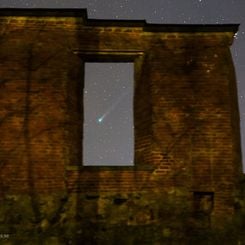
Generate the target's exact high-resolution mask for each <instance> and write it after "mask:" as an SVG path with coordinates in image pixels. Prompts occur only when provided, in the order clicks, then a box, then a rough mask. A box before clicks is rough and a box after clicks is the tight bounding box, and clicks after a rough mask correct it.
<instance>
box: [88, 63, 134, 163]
mask: <svg viewBox="0 0 245 245" xmlns="http://www.w3.org/2000/svg"><path fill="white" fill-rule="evenodd" d="M133 94H134V63H133V62H129V63H126V62H116V63H108V62H101V63H96V62H86V63H85V83H84V91H83V95H84V96H83V98H84V103H83V105H84V125H83V165H84V166H132V165H133V162H134V121H133Z"/></svg>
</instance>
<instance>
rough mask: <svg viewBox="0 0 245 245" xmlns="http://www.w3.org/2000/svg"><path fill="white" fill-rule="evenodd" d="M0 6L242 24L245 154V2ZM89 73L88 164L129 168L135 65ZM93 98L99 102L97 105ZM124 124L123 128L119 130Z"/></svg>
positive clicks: (89, 0) (14, 0)
mask: <svg viewBox="0 0 245 245" xmlns="http://www.w3.org/2000/svg"><path fill="white" fill-rule="evenodd" d="M0 7H1V8H6V7H9V8H87V10H88V16H89V18H93V19H130V20H135V19H140V20H144V19H145V20H146V21H147V22H148V23H161V24H224V23H229V24H230V23H233V24H234V23H235V24H240V28H239V32H238V33H237V34H236V35H235V41H234V44H233V47H232V54H233V60H234V64H235V69H236V76H237V83H238V94H239V105H240V118H241V138H242V142H243V144H242V150H243V152H244V153H243V154H244V156H245V81H244V79H245V1H244V0H151V1H149V0H69V1H67V0H29V1H28V0H0ZM85 69H86V74H87V75H86V77H85V80H86V81H87V82H88V83H87V85H86V84H85V90H84V93H85V98H84V102H85V104H88V105H89V107H90V105H91V104H93V103H96V106H94V107H93V108H96V109H93V111H92V112H89V111H90V110H89V111H87V112H86V106H85V127H84V129H85V131H86V132H85V138H86V137H87V139H86V144H85V145H86V146H85V148H86V147H87V148H88V149H90V150H88V155H87V157H85V159H84V161H85V162H87V163H88V164H101V163H102V164H109V165H111V164H112V163H113V162H114V163H115V164H119V165H123V164H127V165H130V164H132V159H133V153H132V150H131V149H132V146H133V143H132V141H133V128H132V127H133V119H132V109H130V108H131V107H132V96H133V95H132V86H131V85H132V82H131V78H132V74H133V66H132V64H130V63H129V64H127V63H124V64H110V63H104V64H103V67H102V66H101V65H99V64H91V63H88V64H86V67H85ZM91 71H96V72H91ZM112 84H113V86H112ZM110 87H113V88H111V89H109V88H110ZM89 95H91V97H90V96H89ZM91 98H97V99H98V101H95V100H91ZM119 124H120V125H121V126H120V127H119V126H117V125H119ZM87 125H90V126H87ZM98 135H101V137H102V138H101V137H98ZM104 146H105V148H103V147H104ZM120 147H121V148H122V149H123V150H122V149H121V148H120ZM119 152H121V153H119ZM87 158H88V159H87ZM243 165H244V166H245V157H244V160H243Z"/></svg>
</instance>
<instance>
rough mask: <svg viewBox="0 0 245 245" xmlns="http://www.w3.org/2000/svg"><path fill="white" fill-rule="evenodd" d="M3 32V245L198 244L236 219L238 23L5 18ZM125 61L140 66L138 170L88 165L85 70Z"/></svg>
mask: <svg viewBox="0 0 245 245" xmlns="http://www.w3.org/2000/svg"><path fill="white" fill-rule="evenodd" d="M0 27H1V29H0V30H1V36H0V44H1V51H0V61H1V69H0V79H1V80H0V107H1V109H0V130H1V139H0V141H1V148H0V197H1V207H0V213H1V224H0V229H1V230H0V233H2V234H10V238H9V239H7V241H6V244H12V243H8V242H11V237H12V238H13V239H15V240H16V241H21V242H22V243H23V244H28V242H29V239H30V236H33V240H32V241H30V244H35V243H36V244H38V242H42V243H43V244H76V243H77V244H79V241H80V242H81V241H87V243H86V244H114V243H115V242H116V241H117V242H118V241H121V244H152V242H154V244H162V242H165V243H167V242H169V243H171V242H176V244H180V243H179V242H180V241H183V242H185V243H186V244H190V243H189V242H190V240H188V239H195V238H193V237H192V235H190V234H189V233H188V232H190V231H193V232H194V230H198V231H203V230H205V229H206V228H210V227H216V226H218V224H220V220H230V219H231V218H232V217H233V214H234V203H235V198H234V197H235V196H236V194H237V190H238V188H237V187H238V180H239V178H240V176H241V173H242V172H241V160H240V136H239V116H238V106H237V97H236V82H235V74H234V70H233V64H232V59H231V55H230V50H229V47H230V45H231V44H232V40H233V35H234V33H235V32H236V31H237V26H236V25H222V26H219V25H213V26H198V25H197V26H192V25H190V26H188V25H183V26H181V25H150V24H146V23H145V22H143V21H140V22H137V21H102V20H101V21H95V20H87V17H86V13H85V11H83V10H49V11H48V10H46V11H44V10H12V11H11V12H10V11H8V10H1V11H0ZM120 60H124V61H125V60H126V61H131V62H132V61H133V62H134V63H135V91H134V94H135V96H134V122H135V163H134V166H133V167H83V166H82V161H81V159H82V149H81V145H82V144H81V142H82V130H83V129H82V125H83V104H82V103H83V98H82V90H83V79H84V62H86V61H115V62H117V61H120ZM13 211H14V212H13ZM227 222H228V221H227ZM31 234H32V235H31ZM198 234H199V233H198ZM13 239H12V240H13ZM143 241H144V242H143ZM13 244H14V243H13ZM173 244H174V243H173ZM183 244H184V243H183Z"/></svg>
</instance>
